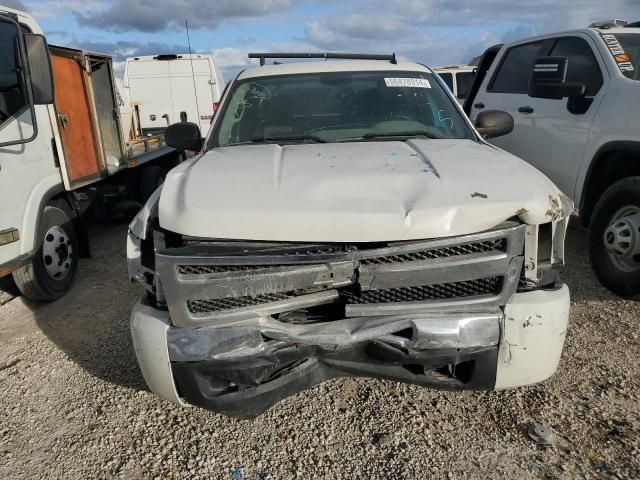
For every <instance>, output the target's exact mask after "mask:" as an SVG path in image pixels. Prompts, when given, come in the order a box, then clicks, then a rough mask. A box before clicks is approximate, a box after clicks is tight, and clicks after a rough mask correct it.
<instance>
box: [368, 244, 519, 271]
mask: <svg viewBox="0 0 640 480" xmlns="http://www.w3.org/2000/svg"><path fill="white" fill-rule="evenodd" d="M506 244H507V240H506V239H504V238H498V239H495V240H486V241H484V242H474V243H467V244H464V245H454V246H452V247H442V248H436V249H433V250H423V251H419V252H410V253H402V254H399V255H389V256H385V257H373V258H363V259H362V260H361V261H360V263H362V264H363V265H379V264H384V263H402V262H414V261H417V260H430V259H433V258H446V257H455V256H458V255H467V254H470V253H486V252H491V251H494V250H498V251H505V249H506Z"/></svg>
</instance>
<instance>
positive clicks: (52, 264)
mask: <svg viewBox="0 0 640 480" xmlns="http://www.w3.org/2000/svg"><path fill="white" fill-rule="evenodd" d="M72 258H73V246H72V245H71V239H70V238H69V235H67V232H65V231H64V230H63V229H62V228H60V227H57V226H56V227H51V228H50V229H49V230H47V233H46V234H45V236H44V241H43V245H42V261H43V263H44V268H45V270H46V271H47V274H48V275H49V276H50V277H51V278H53V279H54V280H62V279H63V278H64V277H66V276H67V275H68V274H69V271H70V270H71V261H72Z"/></svg>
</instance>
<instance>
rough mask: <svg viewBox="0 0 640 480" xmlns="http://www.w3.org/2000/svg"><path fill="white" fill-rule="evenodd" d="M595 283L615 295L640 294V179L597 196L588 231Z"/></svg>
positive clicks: (628, 295) (614, 185) (623, 182)
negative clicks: (596, 278) (599, 283)
mask: <svg viewBox="0 0 640 480" xmlns="http://www.w3.org/2000/svg"><path fill="white" fill-rule="evenodd" d="M589 258H590V260H591V265H592V266H593V269H594V270H595V273H596V276H597V277H598V280H600V282H602V284H603V285H604V286H605V287H607V288H608V289H609V290H611V291H612V292H614V293H617V294H618V295H622V296H623V297H635V296H638V295H640V177H630V178H625V179H624V180H620V181H619V182H616V183H614V184H613V185H612V186H610V187H609V188H608V189H607V190H606V191H605V192H604V193H603V194H602V196H601V197H600V199H599V200H598V203H597V204H596V206H595V208H594V210H593V216H592V218H591V226H590V230H589Z"/></svg>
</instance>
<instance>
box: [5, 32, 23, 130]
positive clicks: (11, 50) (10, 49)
mask: <svg viewBox="0 0 640 480" xmlns="http://www.w3.org/2000/svg"><path fill="white" fill-rule="evenodd" d="M17 36H18V28H17V27H16V26H15V25H14V24H13V23H9V22H4V21H0V45H2V48H0V127H1V126H2V125H3V124H4V123H5V122H7V121H8V120H10V119H11V118H12V117H13V116H14V115H15V114H17V113H18V112H20V111H21V110H22V109H23V108H25V107H26V106H27V102H26V98H25V95H24V88H23V85H22V81H21V78H20V74H19V71H18V66H17V65H18V60H17V58H16V56H17V45H18V43H17V42H18V40H17Z"/></svg>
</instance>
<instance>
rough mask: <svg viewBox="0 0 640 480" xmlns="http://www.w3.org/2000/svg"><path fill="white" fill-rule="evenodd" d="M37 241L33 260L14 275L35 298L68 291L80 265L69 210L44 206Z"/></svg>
mask: <svg viewBox="0 0 640 480" xmlns="http://www.w3.org/2000/svg"><path fill="white" fill-rule="evenodd" d="M36 245H37V249H36V251H35V254H34V255H33V257H32V258H31V260H29V263H27V264H25V265H23V266H22V267H20V268H19V269H18V270H16V271H15V272H13V279H14V281H15V282H16V285H17V286H18V288H19V289H20V292H22V294H23V295H24V296H25V297H27V298H29V299H31V300H36V301H51V300H56V299H58V298H60V297H62V296H63V295H64V294H65V293H67V291H68V290H69V288H70V287H71V285H72V284H73V280H74V278H75V275H76V271H77V269H78V254H79V252H80V248H79V245H78V237H77V235H76V232H75V230H74V228H73V223H72V222H71V218H70V217H69V215H68V214H67V212H65V211H64V210H63V209H61V208H58V207H53V206H48V207H45V208H44V211H43V212H42V217H41V219H40V225H39V226H38V237H37V244H36ZM63 245H64V246H63Z"/></svg>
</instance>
